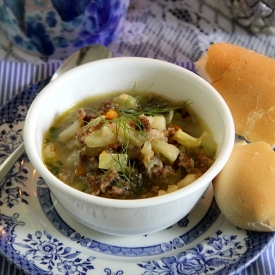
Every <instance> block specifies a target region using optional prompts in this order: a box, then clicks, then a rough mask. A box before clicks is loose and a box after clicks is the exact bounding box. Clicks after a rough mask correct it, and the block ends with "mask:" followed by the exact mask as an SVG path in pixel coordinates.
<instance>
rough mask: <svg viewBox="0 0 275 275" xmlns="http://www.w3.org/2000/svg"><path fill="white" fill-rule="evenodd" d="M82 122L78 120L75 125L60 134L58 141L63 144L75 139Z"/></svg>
mask: <svg viewBox="0 0 275 275" xmlns="http://www.w3.org/2000/svg"><path fill="white" fill-rule="evenodd" d="M81 125H82V121H81V120H79V119H77V120H76V121H75V122H74V123H73V124H71V125H70V126H69V127H68V128H67V129H65V130H64V131H62V132H61V133H59V135H58V140H59V141H61V142H66V141H68V140H69V139H71V138H73V137H74V136H75V135H76V134H77V130H78V128H79V127H81Z"/></svg>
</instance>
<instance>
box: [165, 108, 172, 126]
mask: <svg viewBox="0 0 275 275" xmlns="http://www.w3.org/2000/svg"><path fill="white" fill-rule="evenodd" d="M173 117H174V110H170V111H169V114H168V115H167V116H166V123H167V124H169V123H171V121H172V119H173Z"/></svg>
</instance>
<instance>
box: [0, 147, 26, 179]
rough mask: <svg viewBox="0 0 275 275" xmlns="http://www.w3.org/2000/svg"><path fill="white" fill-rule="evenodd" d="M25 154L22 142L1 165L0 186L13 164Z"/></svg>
mask: <svg viewBox="0 0 275 275" xmlns="http://www.w3.org/2000/svg"><path fill="white" fill-rule="evenodd" d="M24 152H25V146H24V142H22V143H21V144H20V145H19V146H18V147H17V148H16V149H15V150H14V151H13V152H12V153H11V154H10V155H9V157H8V158H7V159H6V160H5V161H4V162H3V163H2V164H1V166H0V184H1V183H2V181H3V180H4V179H5V177H6V176H7V174H8V172H9V171H10V170H11V168H12V167H13V165H14V164H15V162H16V161H17V160H18V159H19V158H20V157H21V156H22V154H23V153H24Z"/></svg>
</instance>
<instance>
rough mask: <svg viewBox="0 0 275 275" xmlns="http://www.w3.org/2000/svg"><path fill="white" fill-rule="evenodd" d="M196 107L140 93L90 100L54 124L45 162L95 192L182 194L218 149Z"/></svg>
mask: <svg viewBox="0 0 275 275" xmlns="http://www.w3.org/2000/svg"><path fill="white" fill-rule="evenodd" d="M191 105H192V104H190V103H189V102H188V101H185V102H181V103H175V102H171V101H169V100H167V99H165V98H161V97H159V96H157V95H156V94H154V93H149V92H142V93H136V92H134V91H132V92H130V93H129V94H125V93H114V94H109V95H104V96H100V97H94V98H90V99H87V100H85V101H83V102H80V103H79V104H77V105H75V106H73V107H71V108H70V109H69V110H67V111H65V112H64V113H63V114H62V115H61V116H59V117H58V118H57V119H56V120H55V121H54V122H53V124H52V126H51V128H50V129H49V131H48V132H47V134H46V136H45V140H44V145H43V151H42V154H43V161H44V164H45V165H46V166H47V168H48V169H49V170H50V171H51V172H52V173H53V174H54V175H55V176H56V177H57V178H59V179H60V180H61V181H63V182H64V183H66V184H68V185H69V186H71V187H73V188H75V189H78V190H80V191H83V192H86V193H88V194H91V195H95V196H100V197H105V198H112V199H141V198H148V197H154V196H159V195H164V194H167V193H170V192H173V191H176V190H178V189H180V188H183V187H185V186H186V185H188V184H190V183H191V182H193V181H194V180H196V179H197V178H199V177H200V176H201V175H202V174H203V173H205V172H206V171H207V170H208V169H209V168H210V167H211V165H212V164H213V162H214V158H215V152H216V147H217V146H216V143H215V142H214V139H213V137H212V135H211V133H210V132H209V130H208V128H207V126H206V125H205V123H204V122H203V121H202V120H201V119H200V118H198V116H197V115H196V114H195V112H194V111H193V110H192V108H191Z"/></svg>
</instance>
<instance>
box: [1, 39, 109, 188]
mask: <svg viewBox="0 0 275 275" xmlns="http://www.w3.org/2000/svg"><path fill="white" fill-rule="evenodd" d="M111 57H113V53H112V52H111V51H110V50H109V49H108V48H107V47H105V46H102V45H97V44H95V45H91V46H87V47H85V48H82V49H80V50H79V51H77V52H75V53H73V54H72V55H71V56H69V57H68V58H67V59H66V60H65V61H64V62H63V63H62V65H61V66H60V67H59V68H58V69H57V71H56V72H55V73H54V75H53V76H52V78H51V80H50V81H53V80H54V79H56V78H57V77H58V76H60V75H61V74H63V73H65V72H67V71H69V70H71V69H73V68H75V67H77V66H80V65H82V64H85V63H88V62H92V61H96V60H100V59H105V58H111ZM24 152H25V146H24V142H22V143H21V144H20V145H19V146H18V147H17V148H16V149H15V150H14V151H13V152H12V153H11V154H10V156H9V157H8V158H7V159H6V160H5V161H4V162H3V163H2V164H1V165H0V183H1V182H2V181H3V180H4V179H5V178H6V176H7V174H8V172H9V171H10V170H11V168H12V167H13V166H14V164H15V162H16V161H17V160H18V159H19V158H20V157H21V155H22V154H23V153H24Z"/></svg>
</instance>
